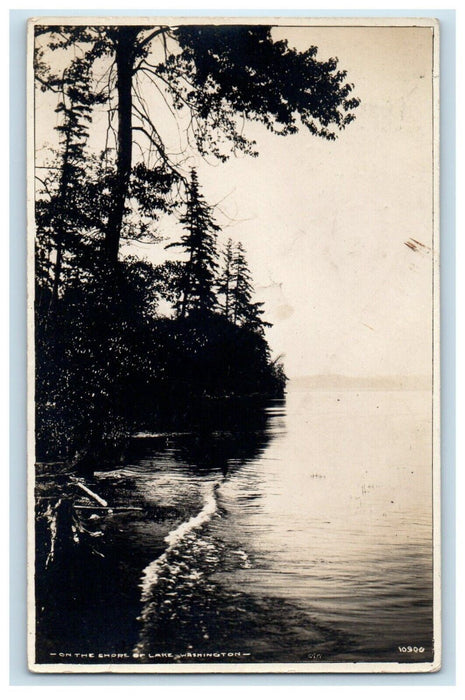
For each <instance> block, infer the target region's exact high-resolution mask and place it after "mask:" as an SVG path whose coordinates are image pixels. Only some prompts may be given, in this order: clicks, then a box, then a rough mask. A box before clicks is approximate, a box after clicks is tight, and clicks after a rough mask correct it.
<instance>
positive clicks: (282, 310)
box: [275, 304, 294, 321]
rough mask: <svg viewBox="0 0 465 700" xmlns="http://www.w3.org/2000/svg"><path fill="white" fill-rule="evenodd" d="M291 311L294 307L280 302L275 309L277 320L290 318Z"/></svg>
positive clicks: (292, 311)
mask: <svg viewBox="0 0 465 700" xmlns="http://www.w3.org/2000/svg"><path fill="white" fill-rule="evenodd" d="M293 313H294V307H293V306H291V305H290V304H281V306H278V307H277V309H276V311H275V315H276V318H277V319H278V321H285V320H286V319H288V318H290V317H291V316H292V314H293Z"/></svg>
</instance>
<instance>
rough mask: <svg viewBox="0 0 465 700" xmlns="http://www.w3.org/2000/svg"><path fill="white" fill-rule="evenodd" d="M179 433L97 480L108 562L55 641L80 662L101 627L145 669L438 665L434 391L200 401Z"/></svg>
mask: <svg viewBox="0 0 465 700" xmlns="http://www.w3.org/2000/svg"><path fill="white" fill-rule="evenodd" d="M176 427H177V430H173V429H172V426H171V428H170V430H166V431H162V432H157V433H155V432H150V430H149V429H146V430H145V433H144V436H140V437H138V438H137V439H134V440H133V442H132V444H131V447H130V451H129V452H128V455H127V459H126V461H125V463H124V465H122V466H119V467H118V468H116V469H115V470H114V471H113V472H101V473H99V474H97V475H96V476H95V484H94V485H95V488H96V490H97V491H98V493H100V494H101V495H102V496H103V497H104V498H106V499H107V500H108V502H109V503H111V504H112V506H114V507H115V508H114V512H113V514H112V515H111V516H109V517H108V518H107V519H106V521H105V523H102V530H103V531H104V537H103V538H102V543H101V545H99V547H100V549H99V552H100V554H101V555H102V557H103V558H102V559H100V560H99V561H98V567H96V566H95V565H93V564H87V563H85V564H84V563H82V562H81V563H80V564H79V567H80V569H79V570H77V569H76V571H77V575H76V577H75V579H76V585H78V586H79V585H81V584H79V583H78V581H79V579H80V580H82V578H83V576H84V577H86V580H87V581H90V585H89V586H88V587H87V589H86V590H87V594H86V595H85V596H82V595H81V596H78V597H77V598H76V597H75V598H73V596H72V595H70V596H69V599H68V603H67V604H68V606H69V610H68V611H67V613H66V615H67V618H66V619H68V620H69V619H70V617H71V619H72V620H73V626H72V627H70V626H69V625H68V626H66V625H62V626H61V627H60V626H59V625H58V626H57V627H56V628H55V629H54V630H53V635H55V638H57V635H58V638H59V637H60V635H62V641H63V643H66V644H67V645H68V646H69V645H71V646H72V647H73V648H76V649H77V650H78V651H80V650H82V647H83V645H84V646H85V639H86V634H88V630H89V629H90V628H91V626H92V629H93V631H92V638H93V639H94V641H95V644H98V645H99V646H100V648H102V650H103V651H105V650H107V649H109V648H111V647H114V646H115V644H116V641H115V640H117V645H118V649H120V650H121V651H125V652H127V653H133V652H134V651H136V652H137V654H138V655H139V657H138V661H140V662H142V663H144V662H151V663H157V662H163V658H161V657H160V658H154V655H156V654H160V653H162V652H163V653H173V654H174V655H175V656H176V655H177V660H178V661H179V662H180V663H182V662H184V661H189V662H192V658H190V657H186V656H185V654H187V653H191V652H193V651H195V652H206V653H209V652H213V651H217V650H218V649H219V648H221V647H223V648H227V649H231V648H234V649H240V650H242V651H243V652H244V653H247V654H249V656H248V657H245V658H243V659H241V660H242V661H247V660H249V661H252V662H257V661H265V662H266V661H268V662H271V661H273V662H279V661H281V662H283V661H291V662H292V661H295V662H300V661H301V662H304V661H306V662H308V660H309V659H310V657H311V654H317V655H318V654H319V655H320V656H322V657H323V660H326V661H330V660H333V661H364V660H365V661H366V660H384V661H405V660H406V659H404V658H399V652H398V646H399V645H401V644H417V645H418V646H420V645H422V646H423V647H424V648H425V653H424V657H423V658H422V659H421V660H424V661H427V660H430V659H431V655H432V576H431V571H432V568H431V567H432V561H431V498H432V494H431V478H430V476H431V472H430V466H429V464H430V463H429V458H430V451H429V450H430V435H431V431H430V427H431V426H430V421H429V416H428V394H427V393H422V392H384V393H382V392H362V393H361V394H359V393H357V392H350V391H346V392H343V393H341V394H337V392H327V393H324V392H300V393H299V392H296V393H292V392H291V393H290V394H289V395H288V397H287V401H286V402H283V401H277V402H270V403H268V404H266V403H263V402H259V401H248V402H229V403H228V404H227V405H222V404H219V403H217V404H216V405H214V406H213V407H212V406H209V407H208V408H207V407H206V406H205V405H200V406H199V407H198V410H197V412H196V415H195V418H194V417H192V423H191V424H188V425H184V426H181V425H177V426H176ZM91 485H92V484H91ZM123 505H130V506H133V507H136V508H138V510H134V511H127V512H119V511H118V509H117V508H118V506H123ZM74 566H75V568H76V566H77V565H76V564H75V565H74ZM70 580H71V581H73V580H74V579H73V578H72V577H71V578H70ZM93 584H95V585H93ZM73 585H74V584H73ZM89 588H90V589H91V590H90V591H89ZM81 589H82V586H81ZM73 601H74V602H73ZM76 601H78V602H76ZM102 611H104V613H103V612H102ZM66 644H65V646H66ZM144 654H145V656H143V655H144ZM183 655H184V656H183ZM315 658H318V657H315ZM197 660H198V661H200V662H201V661H205V659H202V658H198V659H197ZM208 660H209V661H212V659H211V658H209V659H208ZM215 660H216V661H218V660H219V661H224V659H221V658H220V659H213V661H215ZM313 660H315V659H313ZM407 660H408V661H418V659H417V658H413V657H412V658H409V659H407ZM233 661H234V659H233Z"/></svg>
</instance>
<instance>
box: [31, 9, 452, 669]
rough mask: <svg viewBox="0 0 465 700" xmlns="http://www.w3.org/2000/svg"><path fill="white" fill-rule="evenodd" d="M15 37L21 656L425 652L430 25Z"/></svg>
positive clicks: (430, 361) (180, 24)
mask: <svg viewBox="0 0 465 700" xmlns="http://www.w3.org/2000/svg"><path fill="white" fill-rule="evenodd" d="M28 46H29V54H28V71H29V72H28V91H29V94H28V98H29V111H28V236H29V238H28V240H29V248H28V250H29V257H28V273H29V276H28V313H29V354H28V363H29V364H28V366H29V377H28V380H29V390H28V392H29V401H28V410H29V415H28V422H29V431H28V440H29V445H28V447H29V567H28V570H29V581H28V584H29V587H28V602H29V605H28V609H29V623H28V640H29V645H28V648H29V667H30V669H31V670H34V671H37V672H92V673H98V672H100V673H101V672H108V671H111V672H117V673H124V672H126V673H127V672H140V673H146V672H153V673H161V672H162V673H167V672H168V673H193V672H203V673H205V672H228V673H230V672H257V673H269V672H276V673H279V672H308V673H314V672H319V673H321V672H328V673H331V672H341V671H344V672H347V671H349V672H419V671H423V672H424V671H435V670H438V669H439V668H440V654H441V629H440V568H439V567H440V530H439V522H440V512H439V484H440V473H439V469H440V464H439V315H438V314H439V276H438V275H439V272H438V270H439V229H438V222H439V211H438V204H439V194H438V193H439V187H438V178H439V171H438V162H439V158H438V148H439V146H438V133H439V102H438V99H439V98H438V95H439V88H438V80H439V66H438V56H439V26H438V23H437V21H436V20H434V19H418V20H414V19H399V20H397V19H395V20H393V19H389V20H377V19H376V20H375V19H363V18H362V19H348V18H344V19H340V20H335V19H330V20H327V19H310V18H305V19H297V18H286V19H280V18H274V17H270V18H260V19H251V18H237V19H231V18H228V19H224V18H216V19H213V18H208V19H202V18H188V19H186V18H179V17H175V18H172V19H167V18H162V19H157V18H153V17H150V18H130V19H125V18H111V17H102V18H83V17H79V18H73V19H70V18H40V19H39V20H31V21H30V23H29V44H28Z"/></svg>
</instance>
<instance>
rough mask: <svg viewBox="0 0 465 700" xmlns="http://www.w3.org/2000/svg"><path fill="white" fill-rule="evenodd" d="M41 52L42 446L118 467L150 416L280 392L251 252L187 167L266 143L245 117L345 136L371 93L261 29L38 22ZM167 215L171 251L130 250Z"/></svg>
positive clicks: (159, 233)
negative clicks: (154, 255) (357, 94)
mask: <svg viewBox="0 0 465 700" xmlns="http://www.w3.org/2000/svg"><path fill="white" fill-rule="evenodd" d="M34 48H35V61H34V75H35V79H36V90H37V95H36V97H37V98H40V93H41V92H44V93H47V100H48V102H47V103H46V107H44V106H43V105H42V108H41V109H42V111H40V110H38V115H37V118H40V119H46V118H47V117H46V116H45V117H44V114H45V112H44V109H50V100H52V103H53V100H54V101H55V107H54V111H55V115H53V114H52V113H50V115H49V116H50V122H51V123H54V124H55V127H54V128H55V130H56V134H57V135H58V141H59V143H58V146H57V145H56V144H55V145H53V146H51V145H50V143H47V142H45V141H44V143H39V144H36V153H37V154H39V153H40V154H41V155H40V158H41V164H40V165H39V166H38V167H37V168H36V173H35V176H36V218H35V229H36V298H35V308H36V326H35V332H36V379H37V381H36V403H37V414H36V419H37V420H36V429H37V453H38V458H39V459H66V460H70V461H72V462H74V463H75V464H76V465H79V466H81V467H82V468H89V469H91V468H92V467H93V466H97V465H100V466H102V465H103V463H107V462H108V463H114V461H115V460H117V459H119V457H120V455H121V452H122V450H123V449H124V442H125V439H127V437H128V436H129V435H130V433H131V431H132V430H133V429H135V428H137V427H138V426H140V425H141V424H142V423H144V424H146V425H152V426H153V427H154V428H156V425H157V424H160V423H162V422H163V421H164V422H166V421H167V420H168V422H169V418H170V417H173V420H179V421H181V420H182V419H185V420H188V416H189V415H192V412H193V410H194V409H193V406H195V402H196V401H199V400H203V401H205V400H210V399H211V400H219V398H223V399H224V398H227V397H231V396H235V397H237V396H245V395H252V394H263V395H270V394H271V395H273V396H276V395H280V394H282V393H283V391H284V386H285V375H284V370H283V367H282V366H281V365H280V363H279V362H278V361H273V360H272V358H271V355H270V349H269V347H268V345H267V342H266V339H265V329H266V326H267V325H268V324H267V323H266V322H265V321H264V319H263V313H264V309H263V308H262V304H261V303H259V302H257V301H256V300H255V299H254V290H253V281H252V275H251V272H250V270H249V266H248V263H247V258H246V252H245V249H244V247H243V246H242V244H241V243H237V244H233V243H232V241H228V242H227V243H226V245H225V247H224V248H223V250H220V248H221V246H220V245H219V237H220V236H221V231H220V228H219V226H218V224H217V223H216V221H215V217H214V212H213V208H212V207H211V206H209V204H208V203H207V202H206V201H205V199H204V197H203V195H202V193H201V188H200V185H199V182H198V179H197V174H196V172H195V170H192V169H191V170H190V173H189V171H187V170H186V168H185V164H186V163H187V162H189V160H190V159H192V158H193V157H195V156H199V155H200V156H201V157H204V158H206V157H210V158H212V159H216V160H217V161H218V162H225V161H226V160H227V159H228V158H229V157H230V156H231V155H233V154H237V153H242V154H245V155H249V156H257V155H258V152H257V149H256V143H255V141H253V140H250V139H249V138H247V136H246V134H245V132H244V129H243V126H244V122H246V121H255V122H258V123H260V124H262V125H264V126H265V127H266V128H267V129H268V130H269V131H271V132H272V133H275V134H277V135H281V136H286V135H290V134H293V133H296V132H297V131H298V130H299V128H300V127H303V128H305V129H306V130H307V131H308V132H309V133H310V134H312V135H314V136H319V137H321V138H323V139H326V140H334V139H336V138H337V134H338V132H340V131H341V130H343V129H344V128H345V127H346V126H347V125H348V124H350V123H351V121H352V120H353V119H354V118H355V117H354V113H353V112H354V110H355V109H356V107H357V106H358V104H359V100H358V99H357V98H354V97H351V92H352V89H353V85H352V84H351V83H350V82H347V81H346V72H345V71H344V70H339V68H338V61H337V59H334V58H331V59H329V60H326V61H325V60H318V59H317V57H316V56H317V48H316V47H314V46H308V47H307V49H306V50H304V51H298V50H296V49H295V48H293V47H292V46H290V45H289V44H288V42H287V41H285V40H275V38H274V35H273V28H272V27H271V26H258V25H257V26H255V25H251V26H247V25H237V26H232V25H231V26H216V25H211V26H208V25H201V26H198V25H181V26H179V27H176V26H169V25H154V26H143V25H134V26H131V25H125V26H103V25H98V26H91V25H89V26H84V25H82V26H81V25H76V26H74V25H69V26H67V25H64V26H57V25H53V26H48V25H46V24H44V25H37V26H36V27H35V46H34ZM36 103H37V105H39V104H40V100H39V99H37V100H36ZM165 108H167V111H166V109H165ZM39 112H40V113H39ZM96 114H97V116H98V119H96V118H95V117H96ZM161 114H163V115H164V116H163V117H161V116H160V115H161ZM178 115H179V116H178ZM102 117H103V120H102ZM185 117H187V119H185ZM163 119H171V120H172V123H171V125H170V129H168V130H166V131H165V130H164V129H163V128H162V127H163V123H160V120H161V121H163ZM104 122H106V124H107V129H106V134H105V136H104V137H102V123H104ZM173 127H174V128H173ZM38 131H39V132H40V130H38ZM170 131H171V132H173V133H177V134H178V137H179V143H178V145H176V146H174V147H173V144H169V143H168V140H169V137H168V134H169V133H170ZM52 141H53V139H52ZM44 153H46V154H47V155H46V156H45V157H44V155H43V154H44ZM37 157H39V155H38V156H37ZM36 165H37V164H36ZM172 214H175V215H177V216H178V217H180V218H179V223H180V225H181V227H182V234H181V235H180V237H179V239H178V240H176V241H172V242H170V243H168V244H167V247H170V248H173V249H176V250H177V252H179V257H178V258H177V259H176V260H171V261H169V262H167V263H165V264H164V265H158V266H154V265H151V264H150V263H148V262H147V261H145V260H140V259H135V258H128V257H124V256H123V255H122V254H121V241H122V240H139V241H143V242H145V243H147V242H152V243H154V244H157V243H158V244H160V243H161V241H162V240H164V239H165V235H166V233H165V231H163V227H162V226H161V225H160V220H161V218H162V217H164V216H168V215H172ZM161 301H163V302H164V304H165V307H166V302H168V305H169V307H170V308H171V309H172V313H171V314H165V316H163V314H161V313H160V310H159V309H160V302H161Z"/></svg>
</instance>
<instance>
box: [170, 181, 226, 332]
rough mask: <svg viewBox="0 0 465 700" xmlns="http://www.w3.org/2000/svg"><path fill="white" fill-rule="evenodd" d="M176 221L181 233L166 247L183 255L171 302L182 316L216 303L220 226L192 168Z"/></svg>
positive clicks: (211, 308)
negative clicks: (180, 213) (178, 237)
mask: <svg viewBox="0 0 465 700" xmlns="http://www.w3.org/2000/svg"><path fill="white" fill-rule="evenodd" d="M180 221H181V224H182V225H183V227H184V230H185V234H184V235H183V236H181V239H180V240H179V241H176V242H174V243H170V244H169V245H167V246H166V248H174V247H179V248H182V249H183V250H184V252H185V253H186V254H187V260H185V261H184V262H183V263H182V265H181V274H180V277H179V279H178V281H177V287H178V289H177V296H178V299H177V301H176V303H175V307H176V309H177V312H178V315H179V316H180V317H181V318H184V317H185V316H189V315H191V314H192V312H199V313H210V312H212V311H214V309H215V308H216V306H217V303H218V300H217V296H216V291H215V282H216V269H217V266H218V263H217V260H218V252H217V233H218V231H219V230H220V227H219V226H218V225H217V224H216V223H215V221H214V219H213V214H212V208H211V207H210V206H209V205H208V204H207V203H206V202H205V199H204V198H203V196H202V195H201V194H200V190H199V182H198V178H197V173H196V171H195V169H194V168H193V169H192V170H191V177H190V182H189V187H188V196H187V204H186V212H185V214H184V215H183V216H182V217H181V219H180Z"/></svg>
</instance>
